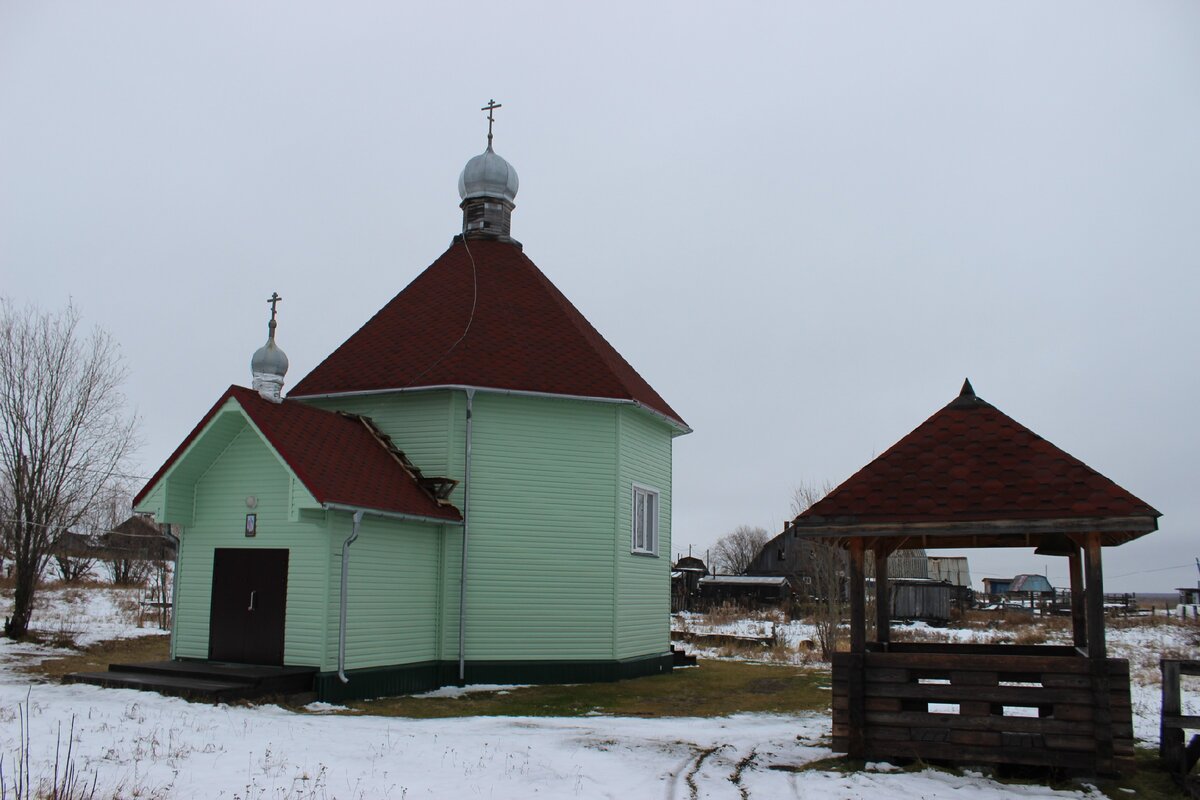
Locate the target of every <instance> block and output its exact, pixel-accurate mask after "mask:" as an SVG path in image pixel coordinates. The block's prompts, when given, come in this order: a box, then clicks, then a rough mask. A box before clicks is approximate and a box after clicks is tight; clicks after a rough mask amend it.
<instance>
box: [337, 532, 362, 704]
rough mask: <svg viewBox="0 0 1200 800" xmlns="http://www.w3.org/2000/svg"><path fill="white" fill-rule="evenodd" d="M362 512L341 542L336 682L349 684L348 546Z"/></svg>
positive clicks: (351, 541) (350, 543)
mask: <svg viewBox="0 0 1200 800" xmlns="http://www.w3.org/2000/svg"><path fill="white" fill-rule="evenodd" d="M362 518H363V512H362V511H355V512H354V518H353V522H352V523H351V525H350V535H349V536H347V537H346V541H344V542H342V602H341V606H340V607H339V609H338V672H337V675H338V680H339V681H341V682H342V683H349V682H350V679H349V678H347V677H346V598H347V597H348V596H349V594H350V587H349V585H347V581H349V579H350V545H352V544H354V540H355V539H357V538H358V526H359V525H360V524H361V523H362Z"/></svg>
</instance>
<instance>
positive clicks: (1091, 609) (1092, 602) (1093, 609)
mask: <svg viewBox="0 0 1200 800" xmlns="http://www.w3.org/2000/svg"><path fill="white" fill-rule="evenodd" d="M1083 553H1084V559H1083V560H1084V564H1083V569H1084V573H1085V576H1086V581H1087V589H1086V597H1085V603H1086V605H1087V652H1088V657H1089V658H1093V659H1101V658H1104V657H1105V656H1106V654H1107V650H1106V647H1105V642H1104V569H1103V568H1102V565H1101V562H1100V534H1099V533H1097V532H1095V531H1091V532H1089V533H1087V534H1085V535H1084V547H1083Z"/></svg>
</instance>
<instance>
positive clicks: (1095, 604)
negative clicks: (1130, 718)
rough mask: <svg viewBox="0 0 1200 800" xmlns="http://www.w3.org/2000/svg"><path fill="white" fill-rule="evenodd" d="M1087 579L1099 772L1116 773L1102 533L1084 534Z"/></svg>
mask: <svg viewBox="0 0 1200 800" xmlns="http://www.w3.org/2000/svg"><path fill="white" fill-rule="evenodd" d="M1083 550H1084V561H1085V564H1084V569H1085V574H1086V580H1087V654H1088V660H1089V661H1090V662H1091V675H1092V698H1093V699H1092V720H1093V722H1094V724H1095V735H1096V771H1097V772H1101V773H1111V772H1115V771H1116V770H1115V765H1114V762H1113V724H1112V701H1111V698H1110V694H1109V693H1110V689H1111V687H1110V686H1109V678H1108V659H1107V656H1108V652H1107V649H1106V647H1105V641H1104V572H1103V569H1102V568H1101V561H1100V534H1099V533H1096V532H1092V533H1088V534H1087V535H1086V536H1085V537H1084V547H1083Z"/></svg>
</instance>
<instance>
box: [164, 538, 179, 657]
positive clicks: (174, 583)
mask: <svg viewBox="0 0 1200 800" xmlns="http://www.w3.org/2000/svg"><path fill="white" fill-rule="evenodd" d="M163 527H164V530H163V534H165V535H166V537H167V538H168V539H169V540H170V541H171V542H172V543H173V544H174V545H175V563H174V564H173V565H172V568H171V641H170V643H169V644H168V645H167V647H168V648H169V649H168V651H167V652H168V653H170V654H171V658H174V657H175V606H176V602H175V598H177V597H179V561H180V551H181V550H182V549H183V539H182V538H181V537H179V536H176V535H175V534H173V533H171V526H170V524H169V523H168V524H167V525H165V526H163ZM164 588H165V587H164Z"/></svg>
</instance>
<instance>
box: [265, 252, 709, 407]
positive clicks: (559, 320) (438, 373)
mask: <svg viewBox="0 0 1200 800" xmlns="http://www.w3.org/2000/svg"><path fill="white" fill-rule="evenodd" d="M468 246H469V248H470V250H469V252H468V249H467V248H468ZM464 332H465V333H464ZM446 385H451V386H474V387H479V388H492V389H512V390H518V391H531V392H546V393H549V394H560V395H575V396H580V397H602V398H614V399H620V400H630V401H633V402H636V403H640V404H642V405H644V406H646V407H648V408H650V409H652V410H654V411H657V412H659V413H660V414H663V415H665V416H666V417H669V418H670V419H672V420H674V421H676V422H678V423H679V424H681V425H684V426H685V427H686V423H684V422H683V419H682V418H681V417H680V416H679V415H678V414H676V413H675V411H674V409H672V408H671V407H670V406H669V405H667V402H666V401H665V400H663V399H662V397H660V396H659V394H658V392H656V391H654V389H653V388H651V386H650V384H648V383H646V381H645V380H644V379H643V378H642V376H641V375H639V374H638V373H637V371H636V370H634V368H633V367H631V366H630V365H629V363H628V362H627V361H625V359H624V358H622V357H621V355H620V354H619V353H618V352H617V351H616V350H615V349H614V348H613V346H612V345H610V344H609V343H608V342H607V341H605V339H604V337H603V336H601V335H600V334H599V333H598V332H597V331H596V329H595V328H593V327H592V325H591V323H589V322H588V321H587V320H586V319H585V318H584V316H583V315H582V314H580V313H579V311H578V309H576V308H575V306H573V305H572V304H571V301H570V300H568V299H567V298H566V297H565V296H564V295H563V294H562V292H560V291H559V290H558V289H557V288H555V286H554V284H552V283H551V282H550V281H549V279H548V278H546V276H545V275H543V274H542V272H541V270H539V269H538V268H537V266H535V265H534V263H533V262H532V261H530V260H529V259H528V258H527V257H526V256H525V254H524V253H523V252H522V251H521V248H520V246H519V245H517V244H514V243H511V242H502V241H493V240H483V239H479V240H475V239H473V240H470V242H469V243H468V244H467V245H464V243H463V242H462V240H461V239H456V240H455V242H454V243H453V244H451V246H450V248H449V249H448V250H447V251H446V252H445V253H443V254H442V256H441V257H440V258H438V260H437V261H435V262H433V264H432V265H430V266H429V267H428V268H427V269H426V270H425V271H424V272H422V273H421V274H420V275H418V276H417V278H416V279H415V280H414V281H413V282H412V283H410V284H409V285H408V286H407V287H406V288H405V289H404V290H403V291H402V292H400V294H398V295H396V297H394V298H393V299H392V300H391V302H389V303H388V304H387V305H386V306H384V307H383V308H382V309H381V310H380V311H379V313H377V314H376V315H375V316H374V317H372V318H371V319H370V320H369V321H368V322H367V323H366V324H365V325H363V326H362V327H361V328H360V329H359V330H358V331H357V332H356V333H355V334H354V335H352V336H351V337H350V338H349V339H347V340H346V341H345V342H344V343H343V344H342V345H341V346H340V347H338V348H337V349H336V350H334V351H333V353H332V354H331V355H330V356H329V357H328V358H326V359H325V360H324V361H322V362H321V363H320V364H319V365H317V367H316V368H315V369H314V370H313V371H312V372H310V373H309V374H308V375H306V376H305V377H304V378H303V379H302V380H301V381H300V382H299V383H297V384H296V386H295V388H293V389H292V390H291V392H289V396H291V397H304V396H311V395H323V394H338V393H342V392H357V391H366V390H372V389H375V390H378V389H403V388H412V387H422V386H446Z"/></svg>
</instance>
